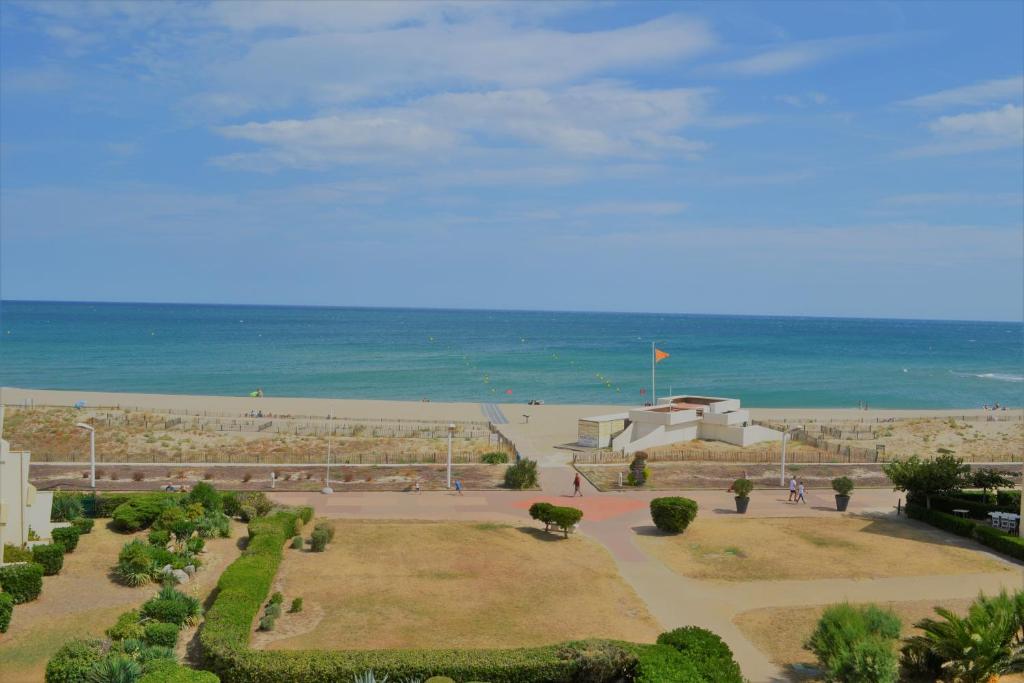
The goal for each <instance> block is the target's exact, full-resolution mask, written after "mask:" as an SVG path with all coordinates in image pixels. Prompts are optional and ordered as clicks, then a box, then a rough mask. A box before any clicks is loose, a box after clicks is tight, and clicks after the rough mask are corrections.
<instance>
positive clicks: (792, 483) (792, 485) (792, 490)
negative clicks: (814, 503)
mask: <svg viewBox="0 0 1024 683" xmlns="http://www.w3.org/2000/svg"><path fill="white" fill-rule="evenodd" d="M794 500H796V477H790V478H789V502H790V503H792V502H793V501H794Z"/></svg>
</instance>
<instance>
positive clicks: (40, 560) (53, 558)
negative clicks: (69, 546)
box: [32, 544, 64, 576]
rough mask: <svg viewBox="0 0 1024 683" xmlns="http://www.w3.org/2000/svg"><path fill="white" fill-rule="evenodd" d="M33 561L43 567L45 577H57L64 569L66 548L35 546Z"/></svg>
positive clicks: (48, 545)
mask: <svg viewBox="0 0 1024 683" xmlns="http://www.w3.org/2000/svg"><path fill="white" fill-rule="evenodd" d="M32 561H33V562H35V563H36V564H39V565H42V567H43V576H56V575H57V574H60V570H61V569H63V567H64V548H62V547H60V546H59V545H52V544H47V545H34V546H32Z"/></svg>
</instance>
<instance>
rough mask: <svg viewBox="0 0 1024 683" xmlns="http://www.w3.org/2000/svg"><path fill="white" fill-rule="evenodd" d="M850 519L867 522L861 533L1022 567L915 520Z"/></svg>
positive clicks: (886, 517) (866, 516) (874, 516)
mask: <svg viewBox="0 0 1024 683" xmlns="http://www.w3.org/2000/svg"><path fill="white" fill-rule="evenodd" d="M850 517H852V518H857V519H864V520H869V522H870V523H869V524H868V525H867V526H865V527H864V528H863V529H861V533H865V534H875V535H878V536H888V537H889V538H898V539H903V540H907V541H913V542H917V543H928V544H931V545H938V546H943V547H946V548H963V549H965V550H976V551H980V552H983V553H985V554H987V555H991V556H994V557H997V558H999V559H1001V560H1004V561H1005V562H1007V563H1009V564H1013V565H1016V566H1018V567H1021V566H1024V562H1021V561H1020V560H1015V559H1013V558H1012V557H1009V556H1008V555H1003V554H1001V553H998V552H996V551H995V550H993V549H992V548H989V547H988V546H984V545H982V544H981V543H978V542H977V541H974V540H972V539H969V538H964V537H963V536H957V535H956V534H954V533H951V532H949V531H945V530H943V529H939V528H937V527H933V526H931V525H930V524H925V523H924V522H920V521H918V520H916V519H910V518H909V517H898V516H896V515H895V514H894V513H886V514H884V515H880V514H863V513H862V514H852V515H850Z"/></svg>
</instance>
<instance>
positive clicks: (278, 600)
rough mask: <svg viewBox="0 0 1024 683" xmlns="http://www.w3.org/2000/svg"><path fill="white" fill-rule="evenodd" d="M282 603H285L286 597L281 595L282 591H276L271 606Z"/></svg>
mask: <svg viewBox="0 0 1024 683" xmlns="http://www.w3.org/2000/svg"><path fill="white" fill-rule="evenodd" d="M282 602H284V595H282V594H281V591H274V593H273V594H272V595H271V596H270V604H271V605H280V604H281V603H282Z"/></svg>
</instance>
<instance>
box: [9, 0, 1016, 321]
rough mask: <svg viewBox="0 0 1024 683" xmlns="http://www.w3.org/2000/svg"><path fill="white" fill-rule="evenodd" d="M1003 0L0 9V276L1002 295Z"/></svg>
mask: <svg viewBox="0 0 1024 683" xmlns="http://www.w3.org/2000/svg"><path fill="white" fill-rule="evenodd" d="M1022 100H1024V3H1020V2H994V3H986V2H971V3H952V2H944V3H929V2H910V3H896V2H853V3H842V2H827V3H771V2H755V3H742V2H727V3H713V4H705V3H681V2H672V3H645V2H621V3H616V2H606V3H569V2H565V3H527V2H518V3H503V2H487V3H483V2H481V3H455V2H428V1H421V2H411V3H400V2H377V3H372V4H360V3H356V2H312V3H303V2H295V3H288V4H281V3H276V2H269V1H267V2H255V3H245V2H239V1H236V2H225V3H212V4H211V3H206V2H189V3H182V4H175V3H163V2H103V1H93V2H42V1H36V2H17V1H14V0H6V1H5V2H2V3H0V296H2V298H4V299H47V300H89V301H154V302H202V303H252V304H307V305H315V304H324V305H359V306H409V307H449V308H493V309H505V308H512V309H539V310H549V309H550V310H611V311H656V312H666V313H674V312H679V313H737V314H772V315H810V316H855V317H900V318H939V319H982V320H1021V319H1022V315H1024V313H1022V309H1024V205H1022V197H1024V109H1022V106H1024V102H1022Z"/></svg>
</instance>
